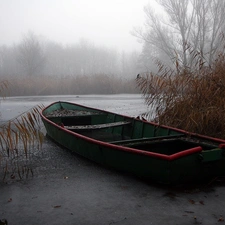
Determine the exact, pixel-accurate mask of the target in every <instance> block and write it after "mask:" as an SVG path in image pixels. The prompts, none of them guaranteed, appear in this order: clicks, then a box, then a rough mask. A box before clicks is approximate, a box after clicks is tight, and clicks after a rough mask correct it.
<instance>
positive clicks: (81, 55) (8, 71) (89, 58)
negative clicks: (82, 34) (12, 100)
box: [0, 32, 140, 78]
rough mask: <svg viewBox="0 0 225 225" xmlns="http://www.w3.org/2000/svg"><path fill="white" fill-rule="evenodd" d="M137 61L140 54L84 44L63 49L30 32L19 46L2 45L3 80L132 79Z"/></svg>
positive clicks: (136, 70)
mask: <svg viewBox="0 0 225 225" xmlns="http://www.w3.org/2000/svg"><path fill="white" fill-rule="evenodd" d="M138 58H139V53H137V52H129V53H127V52H118V51H117V50H115V49H108V48H106V47H101V46H95V45H94V44H91V43H90V42H89V41H85V40H81V41H80V42H78V43H75V44H73V45H67V46H64V45H62V44H59V43H55V42H52V41H48V40H43V38H40V37H38V36H36V35H35V34H33V33H32V32H28V34H27V35H25V36H24V37H23V39H22V40H21V41H20V42H19V43H18V44H14V45H13V46H1V45H0V78H1V77H3V76H18V77H21V76H27V77H36V76H39V75H42V76H54V77H67V76H72V77H77V76H78V77H79V76H85V77H86V76H92V75H95V74H107V75H113V76H118V77H123V78H124V77H125V78H129V77H130V78H131V77H132V76H134V75H135V74H137V73H139V70H140V69H139V68H138Z"/></svg>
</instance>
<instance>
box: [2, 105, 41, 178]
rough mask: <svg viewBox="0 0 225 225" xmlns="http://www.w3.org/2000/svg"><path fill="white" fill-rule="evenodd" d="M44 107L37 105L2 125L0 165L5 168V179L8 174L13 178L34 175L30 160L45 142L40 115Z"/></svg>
mask: <svg viewBox="0 0 225 225" xmlns="http://www.w3.org/2000/svg"><path fill="white" fill-rule="evenodd" d="M42 108H43V106H36V107H34V108H32V109H31V110H30V111H28V112H25V113H24V114H22V115H20V116H19V117H17V118H15V119H14V120H11V121H9V122H7V123H5V124H2V125H1V126H0V166H1V168H2V169H3V174H4V175H3V180H5V179H6V178H7V175H8V176H10V178H11V179H14V178H16V176H18V178H20V179H22V178H23V177H24V176H26V177H27V176H28V175H29V174H31V175H33V171H32V167H31V166H29V163H28V162H29V160H31V158H32V150H33V149H34V148H38V149H41V146H42V143H43V139H44V135H43V133H42V132H41V120H40V116H39V112H40V110H41V109H42Z"/></svg>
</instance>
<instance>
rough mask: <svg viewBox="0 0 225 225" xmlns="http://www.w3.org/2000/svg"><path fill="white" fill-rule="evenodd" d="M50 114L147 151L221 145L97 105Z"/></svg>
mask: <svg viewBox="0 0 225 225" xmlns="http://www.w3.org/2000/svg"><path fill="white" fill-rule="evenodd" d="M46 117H47V118H48V119H49V120H51V121H53V122H54V123H56V124H63V126H64V128H66V129H68V130H70V131H73V132H76V133H79V134H82V135H84V136H87V137H90V138H93V139H96V140H99V141H104V142H108V143H111V144H115V145H120V146H126V147H130V148H135V149H139V150H144V151H150V152H156V153H161V154H167V155H171V154H174V153H177V152H181V151H184V150H187V149H191V148H194V147H198V146H201V147H202V149H203V150H213V149H215V148H218V144H217V143H213V142H212V143H211V142H210V143H209V142H206V141H203V142H199V140H195V139H194V138H192V137H191V138H190V137H188V136H187V134H184V133H181V132H178V131H176V130H173V129H170V128H167V127H162V126H158V125H156V124H150V123H146V122H144V121H141V120H137V119H134V118H130V117H125V116H122V115H118V114H114V113H110V112H104V111H97V110H94V109H93V110H88V111H87V110H85V109H82V108H79V107H78V108H77V109H76V110H74V109H73V110H72V109H69V110H68V109H66V110H65V109H63V110H62V109H61V110H56V111H54V113H51V114H48V115H46Z"/></svg>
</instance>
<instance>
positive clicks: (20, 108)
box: [0, 94, 147, 122]
mask: <svg viewBox="0 0 225 225" xmlns="http://www.w3.org/2000/svg"><path fill="white" fill-rule="evenodd" d="M55 101H68V102H74V103H77V104H81V105H86V106H90V107H93V108H99V109H104V110H107V111H111V112H115V113H118V114H123V115H127V116H138V115H140V114H142V113H145V112H146V111H147V106H146V105H145V103H144V99H143V97H142V96H141V95H140V94H119V95H60V96H55V95H54V96H22V97H8V98H6V99H4V100H2V101H1V104H0V112H1V121H2V122H3V121H7V120H10V119H13V118H15V117H17V116H18V115H20V114H22V113H24V112H26V111H28V110H29V109H31V108H32V107H34V106H36V105H42V104H43V105H45V106H47V105H48V104H50V103H52V102H55Z"/></svg>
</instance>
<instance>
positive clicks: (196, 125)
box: [136, 54, 225, 139]
mask: <svg viewBox="0 0 225 225" xmlns="http://www.w3.org/2000/svg"><path fill="white" fill-rule="evenodd" d="M196 65H197V66H196V67H195V69H194V70H190V69H188V68H185V69H183V70H182V68H181V69H180V68H179V70H178V68H176V69H175V70H172V69H170V68H168V67H166V66H164V65H162V64H159V72H158V73H157V74H153V73H146V74H141V75H139V76H138V77H137V79H136V84H137V86H138V87H139V88H140V90H141V92H142V94H143V96H144V98H145V101H146V103H147V104H148V105H149V106H151V107H153V108H154V110H155V113H156V117H155V118H154V121H155V122H158V123H159V124H165V125H168V126H172V127H177V128H181V129H184V130H187V131H190V132H194V133H199V134H204V135H209V136H213V137H218V138H223V139H225V116H224V115H225V97H224V94H225V55H224V54H220V55H218V58H217V59H216V60H215V62H214V63H213V65H208V66H206V63H203V62H202V61H201V62H200V61H198V63H197V64H196ZM146 115H148V113H146Z"/></svg>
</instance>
